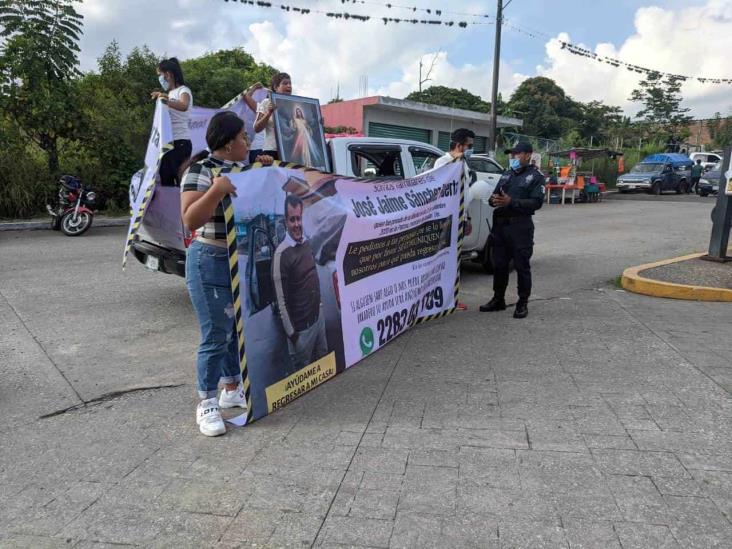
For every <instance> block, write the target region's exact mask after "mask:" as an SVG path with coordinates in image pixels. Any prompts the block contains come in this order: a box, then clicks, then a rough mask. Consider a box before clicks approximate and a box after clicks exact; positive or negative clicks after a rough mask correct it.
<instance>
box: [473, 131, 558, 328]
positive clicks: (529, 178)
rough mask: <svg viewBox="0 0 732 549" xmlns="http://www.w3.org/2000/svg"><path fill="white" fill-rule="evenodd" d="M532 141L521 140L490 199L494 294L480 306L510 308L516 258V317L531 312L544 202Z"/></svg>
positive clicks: (512, 151)
mask: <svg viewBox="0 0 732 549" xmlns="http://www.w3.org/2000/svg"><path fill="white" fill-rule="evenodd" d="M533 152H534V149H533V148H532V146H531V144H530V143H525V142H519V143H518V144H517V145H516V146H515V147H514V148H513V149H510V150H507V151H506V154H510V155H511V160H510V169H509V170H507V171H506V173H504V174H503V176H501V179H500V180H499V182H498V185H496V189H495V191H494V193H493V195H492V196H491V197H490V199H489V201H488V203H489V204H490V205H491V206H493V207H494V208H495V210H493V227H492V232H491V236H492V237H493V244H492V245H493V298H492V299H491V300H490V301H489V302H488V303H486V304H485V305H481V306H480V310H481V311H483V312H492V311H503V310H505V309H506V300H505V295H506V287H507V286H508V265H509V261H510V260H511V259H513V263H514V266H515V268H516V276H517V278H518V296H519V300H518V302H517V303H516V309H515V310H514V313H513V317H514V318H526V316H528V314H529V308H528V303H529V296H530V295H531V264H530V260H531V255H532V253H533V252H534V221H533V220H532V216H533V215H534V212H535V211H536V210H538V209H539V208H541V205H542V204H543V203H544V175H543V174H542V173H541V172H540V171H539V170H538V169H537V168H536V166H533V165H532V164H531V154H532V153H533Z"/></svg>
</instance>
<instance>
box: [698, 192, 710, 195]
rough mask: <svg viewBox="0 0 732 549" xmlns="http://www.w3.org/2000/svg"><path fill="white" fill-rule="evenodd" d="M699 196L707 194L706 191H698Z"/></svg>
mask: <svg viewBox="0 0 732 549" xmlns="http://www.w3.org/2000/svg"><path fill="white" fill-rule="evenodd" d="M699 196H709V193H708V192H707V191H699Z"/></svg>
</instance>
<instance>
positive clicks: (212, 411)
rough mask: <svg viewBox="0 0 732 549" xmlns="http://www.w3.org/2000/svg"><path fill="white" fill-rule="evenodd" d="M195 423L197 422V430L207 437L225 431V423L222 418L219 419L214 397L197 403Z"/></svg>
mask: <svg viewBox="0 0 732 549" xmlns="http://www.w3.org/2000/svg"><path fill="white" fill-rule="evenodd" d="M196 423H198V429H199V431H201V433H203V434H204V435H206V436H207V437H216V436H219V435H223V434H224V433H226V425H224V420H223V419H221V412H219V403H218V401H217V400H216V397H214V398H209V399H208V400H202V401H201V402H199V403H198V408H197V409H196Z"/></svg>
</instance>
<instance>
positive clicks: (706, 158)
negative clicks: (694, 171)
mask: <svg viewBox="0 0 732 549" xmlns="http://www.w3.org/2000/svg"><path fill="white" fill-rule="evenodd" d="M689 158H690V159H691V161H692V162H693V163H694V164H696V161H697V160H701V161H702V162H701V163H702V166H704V169H705V170H711V169H712V168H714V166H716V165H717V164H719V163H720V162H721V161H722V155H721V154H718V153H716V152H694V153H691V154H690V155H689Z"/></svg>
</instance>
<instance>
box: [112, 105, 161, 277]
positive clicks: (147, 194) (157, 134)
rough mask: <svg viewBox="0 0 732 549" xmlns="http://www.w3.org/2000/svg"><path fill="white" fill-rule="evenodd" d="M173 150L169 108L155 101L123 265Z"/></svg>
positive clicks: (135, 180)
mask: <svg viewBox="0 0 732 549" xmlns="http://www.w3.org/2000/svg"><path fill="white" fill-rule="evenodd" d="M172 148H173V129H172V126H171V124H170V115H169V114H168V107H166V106H165V105H164V104H163V102H162V101H161V100H159V99H158V100H157V101H156V102H155V115H154V116H153V126H152V131H151V132H150V139H148V142H147V150H146V152H145V167H144V168H143V170H142V173H140V172H137V173H136V174H135V175H133V176H132V180H131V182H130V226H129V228H128V229H127V242H126V244H125V252H124V256H123V258H122V266H123V267H124V265H125V263H126V261H127V254H128V253H129V252H130V249H131V247H132V242H133V241H134V239H135V235H136V234H137V230H138V229H139V228H140V225H141V224H142V220H143V217H144V215H145V209H146V207H147V205H148V204H149V203H150V200H151V199H152V195H153V192H154V190H155V179H156V177H157V175H158V169H159V167H160V159H161V158H162V157H163V155H164V154H165V153H166V152H168V151H169V150H171V149H172Z"/></svg>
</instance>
